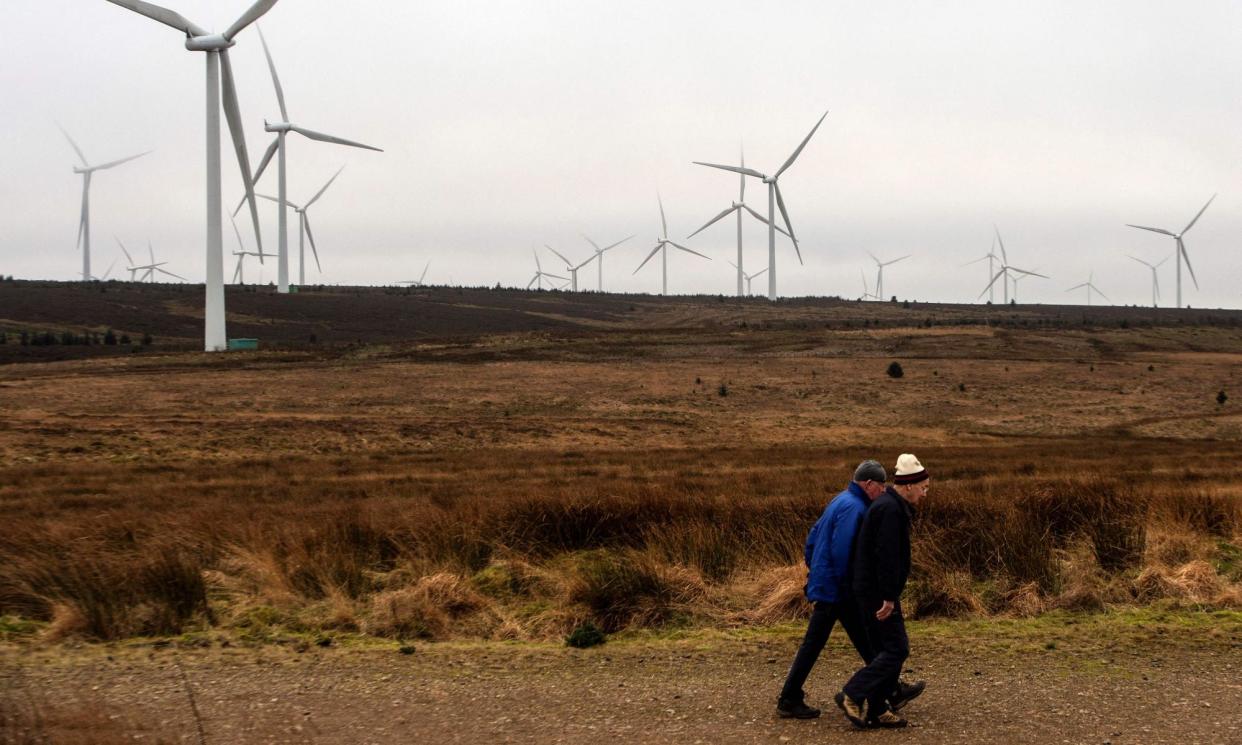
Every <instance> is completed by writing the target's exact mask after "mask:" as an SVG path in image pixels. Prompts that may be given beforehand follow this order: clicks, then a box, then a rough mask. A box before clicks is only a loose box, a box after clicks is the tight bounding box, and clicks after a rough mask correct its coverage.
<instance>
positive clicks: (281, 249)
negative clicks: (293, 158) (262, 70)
mask: <svg viewBox="0 0 1242 745" xmlns="http://www.w3.org/2000/svg"><path fill="white" fill-rule="evenodd" d="M256 28H257V27H256ZM259 42H260V43H262V45H263V54H264V56H265V57H267V67H268V69H269V70H271V72H272V85H274V86H275V88H276V102H277V103H278V104H279V105H280V121H279V122H275V123H272V122H268V121H264V122H263V128H264V129H265V130H266V131H268V132H275V133H276V139H274V140H272V144H271V145H269V146H268V148H267V152H265V153H263V160H262V161H261V162H260V163H259V168H258V169H257V170H256V171H255V172H254V178H253V179H252V180H253V181H254V182H256V183H257V182H258V181H259V178H260V177H261V176H262V175H263V171H264V169H266V168H267V164H268V163H270V162H271V160H272V156H273V155H278V157H277V159H276V169H277V171H278V172H279V174H280V175H279V181H280V184H279V186H278V187H277V188H278V192H277V196H278V197H279V200H280V201H279V202H277V204H279V205H280V206H279V210H280V211H279V219H278V220H277V232H276V236H277V244H278V246H277V252H278V255H279V257H280V260H279V262H278V267H279V268H278V278H277V281H276V291H277V292H282V293H285V292H289V217H288V214H287V212H286V211H285V206H286V205H288V206H290V207H292V206H293V205H292V204H291V203H289V202H288V201H286V200H287V197H288V196H289V195H288V187H287V181H286V178H285V170H286V169H285V158H286V156H285V135H286V134H288V133H289V132H297V133H298V134H300V135H302V136H303V137H306V138H308V139H311V140H318V141H319V142H330V143H333V144H335V145H346V146H348V147H357V148H362V149H363V150H374V151H376V152H381V153H382V152H384V151H383V150H380V149H379V148H378V147H371V146H370V145H363V144H362V143H361V142H354V141H352V140H346V139H344V138H341V137H336V136H334V135H327V134H323V133H322V132H315V131H313V130H309V129H306V128H304V127H299V126H298V125H296V124H292V123H290V121H289V112H288V110H287V109H286V108H285V92H284V89H283V88H281V86H280V77H279V76H277V75H276V64H275V63H274V62H273V61H272V53H271V52H270V51H269V50H268V48H267V39H265V38H263V31H262V29H259ZM307 206H308V207H309V206H310V205H309V204H308V205H307ZM239 209H241V205H240V204H239V205H237V209H235V210H233V214H237V210H239ZM313 243H314V241H313V240H312V247H313ZM305 281H306V280H305V276H304V274H303V272H302V269H301V266H299V268H298V282H299V283H303V282H305Z"/></svg>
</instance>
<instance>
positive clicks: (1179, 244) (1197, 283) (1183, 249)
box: [1177, 238, 1199, 290]
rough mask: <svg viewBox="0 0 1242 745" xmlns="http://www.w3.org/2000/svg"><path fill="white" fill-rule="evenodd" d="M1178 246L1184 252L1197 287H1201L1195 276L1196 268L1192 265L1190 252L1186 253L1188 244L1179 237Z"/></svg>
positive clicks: (1192, 279)
mask: <svg viewBox="0 0 1242 745" xmlns="http://www.w3.org/2000/svg"><path fill="white" fill-rule="evenodd" d="M1177 247H1178V249H1180V250H1181V252H1182V258H1183V259H1185V260H1186V268H1187V269H1189V270H1190V279H1191V281H1193V282H1194V283H1195V289H1196V290H1197V289H1199V280H1198V279H1196V278H1195V268H1194V267H1192V266H1191V265H1190V254H1188V253H1186V244H1185V243H1183V242H1182V239H1181V238H1178V239H1177Z"/></svg>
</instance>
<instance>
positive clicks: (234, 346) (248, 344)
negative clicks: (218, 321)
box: [229, 339, 259, 352]
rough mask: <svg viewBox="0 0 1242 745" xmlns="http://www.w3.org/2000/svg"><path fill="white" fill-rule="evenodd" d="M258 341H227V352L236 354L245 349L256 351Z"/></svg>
mask: <svg viewBox="0 0 1242 745" xmlns="http://www.w3.org/2000/svg"><path fill="white" fill-rule="evenodd" d="M258 348H259V340H258V339H229V351H230V352H236V351H240V350H246V349H258Z"/></svg>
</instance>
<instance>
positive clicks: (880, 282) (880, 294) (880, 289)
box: [867, 251, 910, 300]
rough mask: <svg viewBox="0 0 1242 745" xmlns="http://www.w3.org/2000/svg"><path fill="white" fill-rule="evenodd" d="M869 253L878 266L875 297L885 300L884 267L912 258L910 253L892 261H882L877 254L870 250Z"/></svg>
mask: <svg viewBox="0 0 1242 745" xmlns="http://www.w3.org/2000/svg"><path fill="white" fill-rule="evenodd" d="M867 255H868V256H870V257H871V260H872V261H874V262H875V266H876V275H875V298H876V300H883V299H884V267H886V266H888V265H890V264H896V263H897V262H898V261H901V260H903V259H908V258H910V254H906V255H905V256H902V257H901V258H900V259H893V260H891V261H880V260H879V259H877V258H876V257H875V254H873V253H871V252H870V251H868V252H867Z"/></svg>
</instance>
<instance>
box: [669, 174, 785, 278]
mask: <svg viewBox="0 0 1242 745" xmlns="http://www.w3.org/2000/svg"><path fill="white" fill-rule="evenodd" d="M741 158H742V160H741V163H742V168H745V167H746V154H745V153H742V156H741ZM737 180H738V196H737V201H736V202H733V206H731V207H729V208H728V209H727V210H724V211H722V212H721V213H720V214H719V215H716V216H715V217H713V218H712V219H710V220H708V221H707V223H706V224H705V225H704V226H703V227H701V228H699V229H698V230H696V231H694V232H693V233H691V234H690V235H688V236H686V240H690V239H691V238H693V237H694V236H696V235H698V234H699V233H701V232H703V231H704V230H706V229H707V228H709V227H711V226H712V225H713V224H714V223H716V222H717V221H719V220H722V219H724V217H725V216H727V215H728V214H729V213H730V212H736V213H737V263H736V264H734V263H733V262H732V261H730V262H729V265H730V266H732V267H733V268H735V269H737V294H738V297H741V296H742V280H743V279H746V280H747V282H748V283H749V281H750V278H753V277H757V276H759V275H760V274H762V272H755V273H754V274H752V275H750V277H747V276H746V272H744V271H742V212H743V211H746V212H749V213H750V214H751V215H753V216H754V218H755V219H756V220H758V221H759V222H761V223H763V224H764V225H767V224H768V220H767V218H765V217H764V216H763V215H761V214H759V213H758V212H755V211H754V210H753V209H751V208H750V205H748V204H746V175H745V174H738V178H737ZM776 229H777V230H779V231H780V232H781V233H782V234H784V235H786V236H788V235H789V233H786V232H785V231H784V230H783V229H781V228H780V227H779V226H778V227H777V228H776ZM764 271H767V269H764ZM746 294H748V295H749V294H750V290H747V291H746Z"/></svg>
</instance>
